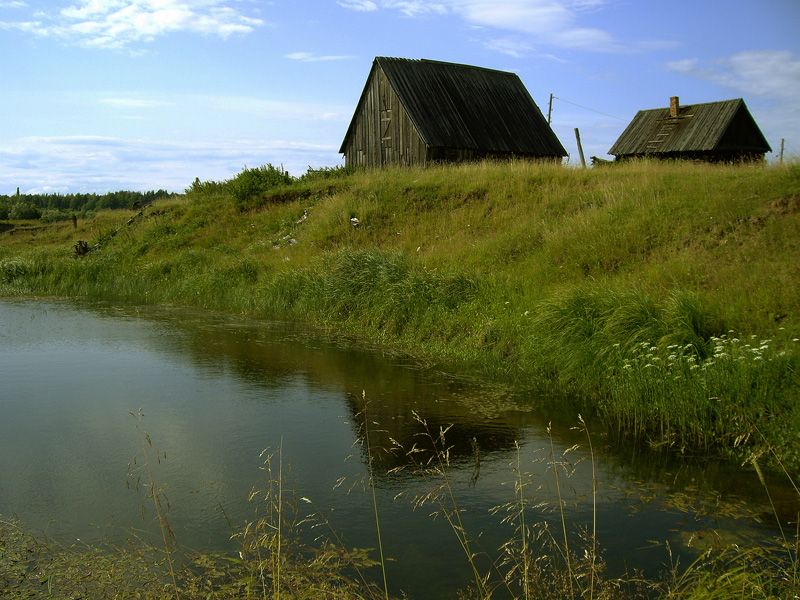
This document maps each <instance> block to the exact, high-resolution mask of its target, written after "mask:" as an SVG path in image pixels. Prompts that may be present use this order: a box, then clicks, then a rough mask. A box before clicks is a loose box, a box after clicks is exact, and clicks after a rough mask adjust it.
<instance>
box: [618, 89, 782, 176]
mask: <svg viewBox="0 0 800 600" xmlns="http://www.w3.org/2000/svg"><path fill="white" fill-rule="evenodd" d="M767 152H772V148H770V146H769V144H768V143H767V140H766V139H765V138H764V135H763V134H762V133H761V130H760V129H759V128H758V125H757V124H756V122H755V120H754V119H753V117H752V116H751V115H750V111H748V110H747V106H745V103H744V100H742V99H741V98H737V99H735V100H724V101H721V102H705V103H703V104H692V105H688V106H681V105H680V102H679V99H678V97H677V96H673V97H672V98H670V105H669V108H653V109H650V110H640V111H639V112H638V113H636V116H635V117H634V118H633V121H631V123H630V125H628V127H627V128H626V129H625V131H623V132H622V135H621V136H619V139H618V140H617V141H616V142H615V143H614V145H613V146H612V147H611V149H610V150H609V151H608V153H609V154H612V155H614V156H615V157H616V159H617V160H623V159H626V158H632V157H642V156H651V157H654V158H667V159H669V158H681V159H690V160H704V161H710V162H736V161H742V160H763V159H764V155H765V154H766V153H767Z"/></svg>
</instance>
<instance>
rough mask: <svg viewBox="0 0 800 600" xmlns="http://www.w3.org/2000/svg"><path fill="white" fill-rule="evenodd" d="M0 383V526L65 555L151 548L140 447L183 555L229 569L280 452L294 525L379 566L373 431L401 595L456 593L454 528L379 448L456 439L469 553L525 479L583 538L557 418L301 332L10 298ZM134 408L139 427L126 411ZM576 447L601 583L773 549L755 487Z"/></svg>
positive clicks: (696, 468) (0, 337)
mask: <svg viewBox="0 0 800 600" xmlns="http://www.w3.org/2000/svg"><path fill="white" fill-rule="evenodd" d="M0 382H2V388H0V453H2V457H3V460H2V463H0V515H6V516H8V515H11V514H16V515H18V516H19V517H20V518H21V519H22V521H23V522H24V523H25V524H26V525H27V526H28V527H30V528H33V529H34V530H36V531H44V532H47V533H48V534H49V535H51V536H54V537H55V538H56V539H59V540H62V541H65V542H69V541H71V540H75V539H81V540H83V541H98V540H121V539H125V538H126V537H129V536H130V535H131V532H132V531H135V532H139V531H144V532H147V531H150V532H152V531H153V528H154V525H153V524H154V517H155V515H154V513H153V510H152V507H151V504H150V501H149V500H148V499H147V498H146V497H145V495H144V493H142V491H139V492H137V491H135V490H134V489H133V487H132V486H131V485H130V484H132V483H133V482H134V481H135V477H136V473H134V475H133V477H132V476H131V474H130V473H131V471H135V470H136V469H137V467H141V466H142V465H143V458H144V457H143V455H142V451H143V449H145V448H146V449H147V450H148V452H149V462H150V463H151V466H152V467H153V476H154V478H155V479H156V483H157V484H158V485H160V486H163V489H164V491H165V493H166V496H167V497H168V499H169V503H170V512H169V515H168V518H169V521H170V523H171V526H172V528H173V530H174V531H175V534H176V536H177V538H178V542H179V543H180V544H181V545H182V546H184V547H186V548H191V549H196V550H231V549H232V548H233V547H234V546H233V542H231V540H230V534H231V530H230V526H229V524H228V523H231V524H232V525H233V526H234V527H237V526H241V525H242V524H243V523H244V522H246V521H247V520H248V519H252V517H253V514H254V510H255V505H254V503H253V502H248V495H249V493H250V491H251V490H252V489H253V488H254V487H255V488H256V489H260V488H266V486H267V485H268V481H269V473H268V472H266V471H265V470H264V469H263V467H264V466H265V456H266V455H264V454H262V453H263V451H264V450H267V451H268V452H267V455H269V454H270V453H272V452H275V451H277V450H278V449H280V455H279V456H280V462H281V464H282V466H283V473H284V479H285V480H286V484H287V485H286V488H287V489H288V490H289V491H288V492H287V495H288V496H294V497H296V498H300V497H305V498H308V499H309V500H311V501H312V502H313V504H307V503H305V502H301V503H300V504H301V510H302V511H304V514H305V513H312V512H320V511H321V512H324V513H325V515H326V516H327V517H328V519H329V521H330V524H331V526H332V527H333V528H334V529H335V531H336V532H337V534H338V535H340V536H342V537H343V538H345V540H346V543H347V544H348V545H349V546H354V547H361V548H364V547H370V548H374V547H376V546H377V539H376V533H375V523H374V515H373V509H372V498H371V495H370V494H368V493H365V490H364V486H363V481H364V478H365V476H366V474H367V473H368V466H367V465H368V459H367V456H368V455H367V452H366V450H365V447H364V445H363V444H356V443H355V442H356V441H357V440H358V439H359V437H360V436H361V435H362V434H363V426H364V424H365V423H367V424H369V427H370V429H371V432H370V443H371V446H372V448H373V456H374V469H375V479H374V480H375V485H376V489H377V497H378V504H379V512H380V517H381V526H382V534H383V541H384V548H385V551H386V554H387V556H388V557H389V558H391V559H392V560H391V562H390V563H389V581H390V586H391V587H392V588H393V590H395V591H397V590H400V589H402V590H405V591H406V592H408V593H409V594H410V596H411V597H414V595H415V594H418V595H419V596H418V597H427V598H431V597H441V598H446V597H451V595H452V592H453V590H455V589H457V588H459V587H463V586H465V585H467V584H468V583H469V581H470V572H469V569H468V567H467V564H466V562H465V560H464V558H463V555H462V554H461V551H460V550H459V548H458V545H457V542H456V540H455V537H454V535H453V532H452V530H451V529H450V528H449V527H448V525H447V523H446V521H445V520H444V519H441V518H439V519H436V520H432V519H431V517H430V514H429V513H430V512H432V511H433V510H434V509H435V508H436V507H435V504H433V503H430V502H429V503H427V504H426V505H425V506H423V507H421V508H418V509H417V510H414V509H413V503H412V501H411V499H412V498H413V497H414V496H418V495H419V494H424V493H425V492H426V491H428V490H430V489H431V488H432V487H434V486H436V485H438V484H439V483H441V480H437V479H433V480H426V479H425V478H423V477H421V476H420V474H419V473H418V472H415V470H414V468H413V464H410V461H409V458H408V456H407V455H405V454H404V453H403V452H396V451H395V452H390V451H389V450H391V449H392V448H393V447H396V446H398V445H399V446H402V447H404V448H406V449H407V450H408V449H410V448H412V447H413V446H414V444H417V445H418V446H419V447H422V448H428V447H430V445H431V444H430V440H429V439H428V436H427V435H426V431H427V432H430V433H431V434H432V435H433V436H434V437H435V436H437V435H438V433H439V432H440V430H441V429H444V428H447V427H449V429H448V431H447V434H446V436H445V439H446V447H447V449H448V452H449V459H450V470H449V477H450V481H451V483H452V487H453V490H454V492H455V495H456V497H457V499H458V502H459V504H460V506H461V508H462V509H463V510H464V512H463V516H464V519H465V524H466V526H467V530H468V531H469V532H470V533H471V534H472V535H473V536H475V537H478V535H479V534H481V535H480V546H481V547H482V548H483V549H485V550H486V551H487V552H488V553H490V554H496V550H497V548H498V547H499V546H500V545H501V544H502V543H503V542H505V541H506V540H508V539H509V537H510V536H511V535H512V530H511V528H510V526H508V525H503V524H502V523H501V516H498V515H492V514H491V509H492V508H493V507H497V506H501V505H503V504H505V503H508V502H510V501H512V500H513V499H514V494H513V483H512V482H513V481H514V478H515V472H514V467H515V466H516V464H517V463H518V462H519V464H520V465H521V469H522V471H523V472H524V473H525V477H526V481H528V482H530V485H529V486H528V487H527V488H526V494H528V497H529V499H530V500H531V501H532V504H537V503H540V502H541V503H543V504H544V507H543V508H532V509H530V511H529V514H530V516H529V517H528V518H529V522H531V520H532V521H534V522H535V521H540V522H542V521H548V522H550V523H552V524H553V525H554V526H555V527H557V528H558V527H560V525H559V523H560V520H559V516H558V514H556V513H554V512H553V511H554V510H555V508H556V507H557V506H558V504H557V501H558V492H559V491H560V492H561V494H562V496H563V499H564V501H565V503H564V506H565V511H566V512H565V514H566V517H567V519H568V522H569V528H570V530H574V529H575V528H577V527H589V528H590V527H591V524H592V522H593V514H594V511H595V507H594V505H593V501H592V493H591V492H592V489H593V486H592V466H591V455H590V454H589V452H588V443H587V442H588V439H587V433H586V431H583V430H581V429H580V428H578V429H575V427H576V426H578V425H579V422H578V420H577V415H573V414H566V415H565V414H564V413H563V411H561V410H558V407H559V406H560V403H559V402H558V401H557V400H555V399H548V398H541V397H531V396H529V395H526V394H524V393H522V392H519V391H515V390H510V389H505V388H503V387H500V386H496V385H488V384H485V383H480V382H475V381H471V380H468V379H466V378H461V379H459V378H456V377H453V376H452V375H446V374H443V373H440V372H437V371H435V370H430V369H426V368H424V367H422V366H421V365H419V364H417V363H415V362H414V361H412V360H410V359H406V358H399V357H396V356H386V355H383V354H381V353H380V352H377V351H372V350H366V349H363V348H358V347H356V346H354V345H352V344H349V343H347V342H346V341H345V340H341V339H333V338H330V337H326V336H324V335H322V334H321V333H319V332H315V331H312V330H309V329H306V328H302V327H296V326H290V325H286V324H277V323H266V322H261V321H252V320H246V319H238V318H231V317H227V316H220V315H214V314H208V313H198V312H193V311H188V310H184V309H175V308H167V307H142V306H138V307H136V306H133V307H132V306H114V305H106V304H88V303H77V302H66V301H64V302H19V301H4V302H0ZM363 396H366V399H367V400H368V405H367V413H366V414H367V417H366V419H365V417H364V412H363V411H364V403H363ZM139 411H141V413H142V414H143V415H144V417H143V418H142V420H141V421H139V420H137V419H136V418H135V417H134V416H132V414H131V413H133V415H136V414H138V413H139ZM423 423H424V424H423ZM143 430H144V431H146V433H147V434H148V435H149V437H150V439H151V440H152V444H153V448H152V449H151V448H149V446H148V445H147V444H146V443H144V442H143V441H142V431H143ZM548 430H549V431H548ZM590 435H591V440H592V446H593V450H594V458H595V464H596V478H597V481H598V488H597V489H598V493H597V496H596V501H597V504H596V515H597V535H598V539H599V542H600V544H601V545H602V546H603V547H604V548H605V554H604V556H605V558H606V559H607V561H608V563H609V567H610V570H611V572H617V573H619V572H621V571H622V570H623V569H625V568H629V569H630V568H642V569H645V571H646V572H649V573H653V574H655V573H657V572H658V571H660V570H661V569H662V568H663V565H664V563H666V562H667V560H668V555H667V553H666V551H665V549H664V545H663V544H664V542H667V541H669V542H670V544H671V545H672V547H673V549H678V550H677V551H678V552H683V553H686V554H687V555H691V553H692V550H691V549H687V548H686V544H687V542H688V541H689V540H692V543H693V544H694V545H695V546H697V545H698V543H697V541H698V540H701V539H702V540H709V539H710V540H715V539H717V538H716V537H714V535H712V533H711V532H712V531H719V532H722V534H723V535H724V536H725V537H726V539H728V540H736V539H745V538H747V537H751V536H766V537H770V536H772V535H774V533H775V532H774V530H773V525H772V524H771V523H772V521H771V518H770V516H769V513H770V511H769V510H768V504H767V499H766V496H765V495H764V492H763V489H762V488H761V487H760V485H759V484H758V480H757V478H756V477H755V475H754V474H753V473H751V472H749V471H748V470H746V469H738V468H732V467H730V466H726V465H724V464H719V463H713V462H711V463H710V462H709V461H708V460H705V459H700V458H691V457H684V458H683V459H680V460H677V459H674V458H668V457H664V456H663V455H654V454H648V453H642V452H640V451H633V450H631V451H626V450H625V449H624V448H616V447H611V445H610V444H608V443H607V441H606V440H605V438H604V436H603V435H602V431H600V430H597V428H595V427H594V426H591V424H590ZM576 444H578V445H579V446H580V447H578V448H576V449H573V450H571V451H568V449H570V448H572V447H573V446H575V445H576ZM156 450H157V451H158V454H156ZM565 452H566V454H565ZM156 456H160V457H161V460H160V464H159V461H156ZM134 459H136V463H135V464H132V465H130V466H129V463H131V462H132V461H133V460H134ZM581 460H583V462H581ZM276 461H277V455H276V458H274V459H273V466H276V465H277V464H278V463H277V462H276ZM567 461H568V462H569V463H570V464H571V465H574V469H573V468H572V467H570V466H567V468H566V469H564V470H562V471H561V475H560V478H559V480H558V486H557V485H556V480H555V477H554V473H553V463H554V462H567ZM138 474H141V471H138ZM567 475H569V477H567ZM126 483H127V484H128V485H126ZM783 491H784V490H783V489H782V488H781V487H780V486H776V487H775V488H774V489H773V494H774V496H775V497H776V498H780V497H781V495H782V492H783ZM785 496H786V497H788V498H790V499H791V498H792V495H791V494H790V493H787V494H785ZM782 507H783V510H785V511H786V512H787V514H791V511H792V510H795V509H796V505H793V504H791V502H789V503H786V504H783V505H782ZM143 508H144V509H145V513H144V516H143V514H142V509H143ZM753 515H761V516H762V517H763V519H762V520H763V521H764V523H758V522H757V521H756V520H754V519H753V518H752V517H753ZM318 533H319V530H318V531H316V533H309V534H308V539H309V540H310V539H312V538H313V536H314V535H315V534H318ZM142 535H145V534H144V533H143V534H142ZM654 541H655V542H657V543H654Z"/></svg>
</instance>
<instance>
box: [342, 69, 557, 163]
mask: <svg viewBox="0 0 800 600" xmlns="http://www.w3.org/2000/svg"><path fill="white" fill-rule="evenodd" d="M339 152H340V153H341V154H344V157H345V164H346V165H347V166H364V167H372V168H375V167H385V166H389V165H423V166H424V165H428V164H430V163H431V162H437V161H438V162H452V161H464V160H476V159H482V158H493V157H511V156H515V157H531V158H547V159H555V160H559V161H560V160H561V158H562V157H564V156H566V151H565V150H564V147H563V146H562V145H561V142H559V141H558V138H557V137H556V135H555V134H554V133H553V130H552V129H550V125H549V124H548V123H547V121H546V120H545V118H544V116H543V115H542V112H541V111H540V110H539V107H538V106H536V103H535V102H534V101H533V98H531V96H530V94H529V93H528V90H526V89H525V86H524V85H523V84H522V81H521V80H520V78H519V77H518V76H517V75H516V74H514V73H507V72H505V71H495V70H493V69H484V68H481V67H473V66H469V65H459V64H453V63H446V62H439V61H435V60H409V59H405V58H386V57H380V56H379V57H377V58H376V59H375V61H374V62H373V64H372V70H371V71H370V74H369V77H368V78H367V83H366V85H365V86H364V90H363V92H362V93H361V98H360V99H359V101H358V105H357V106H356V109H355V113H354V114H353V119H352V121H351V122H350V126H349V127H348V129H347V133H346V134H345V137H344V141H343V142H342V147H341V149H340V150H339Z"/></svg>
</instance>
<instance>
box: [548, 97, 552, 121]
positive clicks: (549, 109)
mask: <svg viewBox="0 0 800 600" xmlns="http://www.w3.org/2000/svg"><path fill="white" fill-rule="evenodd" d="M552 113H553V94H550V105H549V106H548V107H547V124H548V125H550V115H551V114H552Z"/></svg>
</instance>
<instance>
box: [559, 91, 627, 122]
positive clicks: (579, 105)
mask: <svg viewBox="0 0 800 600" xmlns="http://www.w3.org/2000/svg"><path fill="white" fill-rule="evenodd" d="M553 99H554V100H561V101H562V102H566V103H567V104H572V105H573V106H577V107H578V108H583V109H585V110H590V111H592V112H596V113H598V114H600V115H603V116H604V117H611V118H612V119H619V120H620V121H626V122H627V121H628V119H623V118H622V117H615V116H614V115H609V114H608V113H604V112H601V111H599V110H595V109H593V108H589V107H588V106H583V105H581V104H576V103H575V102H570V101H569V100H564V98H559V97H558V96H553Z"/></svg>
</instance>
